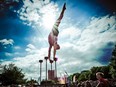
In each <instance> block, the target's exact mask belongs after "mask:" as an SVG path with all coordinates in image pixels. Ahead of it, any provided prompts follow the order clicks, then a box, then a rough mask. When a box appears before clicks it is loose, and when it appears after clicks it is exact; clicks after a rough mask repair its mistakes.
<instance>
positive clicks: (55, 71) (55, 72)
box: [55, 61, 57, 79]
mask: <svg viewBox="0 0 116 87" xmlns="http://www.w3.org/2000/svg"><path fill="white" fill-rule="evenodd" d="M55 74H56V75H55V76H56V79H57V66H56V61H55Z"/></svg>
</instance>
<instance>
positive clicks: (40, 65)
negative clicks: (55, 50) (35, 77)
mask: <svg viewBox="0 0 116 87" xmlns="http://www.w3.org/2000/svg"><path fill="white" fill-rule="evenodd" d="M41 67H42V66H41V63H40V85H41Z"/></svg>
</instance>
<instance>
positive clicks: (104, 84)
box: [67, 72, 116, 87]
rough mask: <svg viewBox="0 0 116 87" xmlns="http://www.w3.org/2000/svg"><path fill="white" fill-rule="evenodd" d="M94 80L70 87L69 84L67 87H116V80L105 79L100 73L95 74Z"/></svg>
mask: <svg viewBox="0 0 116 87" xmlns="http://www.w3.org/2000/svg"><path fill="white" fill-rule="evenodd" d="M96 78H97V81H92V80H87V81H81V82H78V81H77V82H75V83H74V84H73V85H72V86H71V85H70V84H69V85H67V87H116V80H108V79H105V78H104V74H103V73H102V72H97V73H96Z"/></svg>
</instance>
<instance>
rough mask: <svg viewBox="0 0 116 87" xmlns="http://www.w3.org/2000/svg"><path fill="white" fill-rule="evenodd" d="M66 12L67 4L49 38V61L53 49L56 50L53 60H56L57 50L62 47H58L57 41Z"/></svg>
mask: <svg viewBox="0 0 116 87" xmlns="http://www.w3.org/2000/svg"><path fill="white" fill-rule="evenodd" d="M65 10H66V3H64V5H63V8H62V11H61V13H60V16H59V18H58V19H57V20H56V22H55V24H54V26H53V28H52V31H51V32H50V34H49V36H48V42H49V50H48V58H49V60H51V59H50V55H51V49H52V46H53V48H54V51H53V58H55V55H56V50H58V49H60V46H59V45H58V43H57V40H58V34H59V31H58V26H59V24H60V22H61V20H62V18H63V15H64V11H65Z"/></svg>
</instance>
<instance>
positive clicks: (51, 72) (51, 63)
mask: <svg viewBox="0 0 116 87" xmlns="http://www.w3.org/2000/svg"><path fill="white" fill-rule="evenodd" d="M51 79H52V63H51Z"/></svg>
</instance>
